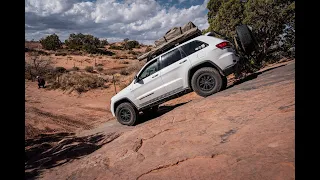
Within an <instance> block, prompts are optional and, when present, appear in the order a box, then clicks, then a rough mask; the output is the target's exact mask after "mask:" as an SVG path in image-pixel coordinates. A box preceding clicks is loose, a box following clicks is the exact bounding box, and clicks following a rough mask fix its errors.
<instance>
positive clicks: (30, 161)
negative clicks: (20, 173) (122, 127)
mask: <svg viewBox="0 0 320 180" xmlns="http://www.w3.org/2000/svg"><path fill="white" fill-rule="evenodd" d="M120 135H121V134H119V133H116V132H113V133H110V134H107V135H104V134H94V135H90V136H84V137H77V136H74V134H72V133H57V134H43V135H39V136H38V137H36V138H35V139H29V140H26V146H25V179H34V178H36V177H37V176H38V175H39V173H40V171H41V170H43V169H49V168H53V167H56V166H59V165H62V164H64V163H67V162H69V161H71V160H73V159H78V158H80V157H82V156H85V155H88V154H90V153H92V152H94V151H96V150H97V149H99V148H100V147H102V146H103V145H104V144H106V143H109V142H111V141H113V140H114V139H116V138H118V137H119V136H120Z"/></svg>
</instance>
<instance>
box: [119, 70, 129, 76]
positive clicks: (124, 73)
mask: <svg viewBox="0 0 320 180" xmlns="http://www.w3.org/2000/svg"><path fill="white" fill-rule="evenodd" d="M120 74H121V75H124V76H127V75H129V72H128V71H127V68H125V69H121V70H120Z"/></svg>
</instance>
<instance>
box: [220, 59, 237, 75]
mask: <svg viewBox="0 0 320 180" xmlns="http://www.w3.org/2000/svg"><path fill="white" fill-rule="evenodd" d="M237 63H238V62H236V63H234V64H232V65H230V66H228V67H226V68H225V69H223V70H222V72H223V75H225V76H228V75H230V74H232V73H234V72H235V70H236V68H237V66H236V65H237Z"/></svg>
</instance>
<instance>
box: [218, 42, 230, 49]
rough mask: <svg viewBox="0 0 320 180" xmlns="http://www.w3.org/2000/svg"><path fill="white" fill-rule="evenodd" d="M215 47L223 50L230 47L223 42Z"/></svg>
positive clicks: (227, 43)
mask: <svg viewBox="0 0 320 180" xmlns="http://www.w3.org/2000/svg"><path fill="white" fill-rule="evenodd" d="M216 46H217V48H220V49H223V48H226V47H230V46H231V45H230V43H229V42H227V41H224V42H221V43H219V44H217V45H216Z"/></svg>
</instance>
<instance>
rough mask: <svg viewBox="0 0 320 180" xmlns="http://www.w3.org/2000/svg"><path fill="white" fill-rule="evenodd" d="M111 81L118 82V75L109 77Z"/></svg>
mask: <svg viewBox="0 0 320 180" xmlns="http://www.w3.org/2000/svg"><path fill="white" fill-rule="evenodd" d="M110 82H111V83H117V82H120V77H119V76H113V77H112V78H111V81H110Z"/></svg>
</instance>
